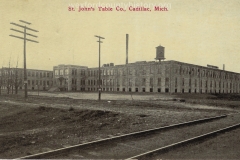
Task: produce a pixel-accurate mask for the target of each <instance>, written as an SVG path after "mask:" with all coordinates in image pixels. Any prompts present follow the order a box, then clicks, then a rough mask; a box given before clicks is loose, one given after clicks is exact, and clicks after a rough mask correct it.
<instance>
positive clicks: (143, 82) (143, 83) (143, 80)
mask: <svg viewBox="0 0 240 160" xmlns="http://www.w3.org/2000/svg"><path fill="white" fill-rule="evenodd" d="M145 83H146V79H145V78H143V79H142V86H145Z"/></svg>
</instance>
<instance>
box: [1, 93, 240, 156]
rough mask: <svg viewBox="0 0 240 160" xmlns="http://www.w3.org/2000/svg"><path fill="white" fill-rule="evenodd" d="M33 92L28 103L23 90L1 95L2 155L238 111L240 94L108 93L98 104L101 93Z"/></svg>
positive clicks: (27, 153)
mask: <svg viewBox="0 0 240 160" xmlns="http://www.w3.org/2000/svg"><path fill="white" fill-rule="evenodd" d="M35 94H36V92H30V95H31V96H29V98H28V100H27V101H24V99H23V94H19V95H1V96H0V142H1V143H0V158H17V157H22V156H26V155H30V154H36V153H39V152H44V151H49V150H52V149H57V148H62V147H66V146H70V145H74V144H79V143H84V142H89V141H93V140H97V139H101V138H106V137H111V136H116V135H121V134H124V133H131V132H135V131H140V130H145V129H150V128H155V127H161V126H165V125H170V124H175V123H180V122H185V121H190V120H196V119H200V118H205V117H211V116H216V115H222V114H226V113H234V112H237V111H238V110H239V107H238V106H239V101H238V97H235V98H232V97H230V98H229V97H226V96H225V97H221V98H218V97H219V96H220V95H199V96H198V97H193V96H192V97H191V95H184V96H185V97H184V96H183V95H164V94H161V95H157V94H147V95H146V97H145V95H142V94H136V95H132V97H134V100H132V98H131V95H130V94H106V93H105V94H103V97H104V98H103V100H102V101H101V102H98V101H96V100H95V99H94V98H91V95H94V94H97V93H86V94H83V93H81V97H88V99H87V98H85V99H80V98H81V97H80V98H79V93H59V92H57V93H48V92H41V93H40V96H37V95H35ZM56 95H57V96H56ZM59 95H64V96H59ZM94 96H95V95H94ZM195 96H196V95H195ZM73 97H75V98H73ZM76 97H78V98H76ZM124 97H130V99H128V100H126V99H125V98H124ZM136 97H138V98H139V99H138V98H136ZM142 97H145V98H142ZM140 99H142V100H140ZM183 100H184V101H185V102H184V101H183Z"/></svg>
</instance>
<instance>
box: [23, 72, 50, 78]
mask: <svg viewBox="0 0 240 160" xmlns="http://www.w3.org/2000/svg"><path fill="white" fill-rule="evenodd" d="M27 76H28V77H40V78H42V77H50V78H52V73H50V72H40V71H28V72H27Z"/></svg>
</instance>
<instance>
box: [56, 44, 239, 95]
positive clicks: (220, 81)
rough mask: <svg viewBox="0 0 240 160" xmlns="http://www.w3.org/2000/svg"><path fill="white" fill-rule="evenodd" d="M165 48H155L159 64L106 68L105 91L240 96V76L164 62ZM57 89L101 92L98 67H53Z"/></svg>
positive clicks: (197, 66)
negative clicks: (232, 94)
mask: <svg viewBox="0 0 240 160" xmlns="http://www.w3.org/2000/svg"><path fill="white" fill-rule="evenodd" d="M163 59H165V58H164V47H162V46H158V47H156V60H159V61H157V62H156V61H151V62H146V61H140V62H135V63H127V64H124V65H114V64H113V63H110V64H104V65H103V66H102V67H101V82H100V83H101V89H102V91H114V92H115V91H116V92H117V91H120V92H161V93H239V92H240V74H239V73H234V72H229V71H225V70H224V69H223V70H221V69H218V67H216V66H212V65H207V66H206V67H204V66H199V65H194V64H188V63H183V62H178V61H173V60H171V61H162V60H163ZM53 70H54V76H53V77H54V86H55V87H57V88H59V89H60V90H67V91H98V67H96V68H88V67H85V66H76V65H59V66H54V67H53Z"/></svg>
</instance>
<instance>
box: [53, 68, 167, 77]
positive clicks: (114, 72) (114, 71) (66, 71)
mask: <svg viewBox="0 0 240 160" xmlns="http://www.w3.org/2000/svg"><path fill="white" fill-rule="evenodd" d="M161 71H162V68H158V73H159V74H160V73H161ZM98 72H99V70H98V69H96V70H81V71H80V75H81V76H86V73H87V75H88V76H97V75H98ZM100 72H101V75H127V74H128V75H133V74H134V73H135V75H140V74H143V75H145V74H146V73H147V67H145V66H144V67H143V66H140V67H139V69H134V68H121V69H101V70H100ZM150 73H154V69H150ZM54 74H55V75H56V76H58V75H60V76H63V75H69V69H60V70H58V69H56V70H55V71H54ZM72 75H77V70H76V69H72Z"/></svg>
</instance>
